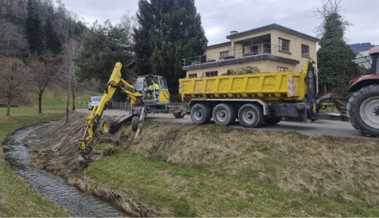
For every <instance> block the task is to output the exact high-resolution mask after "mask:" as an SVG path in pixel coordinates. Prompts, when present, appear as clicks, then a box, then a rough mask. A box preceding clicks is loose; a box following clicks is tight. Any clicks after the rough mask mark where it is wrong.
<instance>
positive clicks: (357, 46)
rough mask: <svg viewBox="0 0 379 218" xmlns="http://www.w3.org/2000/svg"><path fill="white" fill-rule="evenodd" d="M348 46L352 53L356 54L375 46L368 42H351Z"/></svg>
mask: <svg viewBox="0 0 379 218" xmlns="http://www.w3.org/2000/svg"><path fill="white" fill-rule="evenodd" d="M349 46H350V48H351V50H353V52H354V54H358V53H360V52H364V51H368V50H370V49H371V48H373V47H375V46H374V45H372V44H371V43H369V42H365V43H356V44H351V45H349Z"/></svg>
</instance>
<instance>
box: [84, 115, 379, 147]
mask: <svg viewBox="0 0 379 218" xmlns="http://www.w3.org/2000/svg"><path fill="white" fill-rule="evenodd" d="M80 112H82V113H88V110H80ZM127 114H128V112H126V111H119V110H107V111H106V112H105V115H108V116H122V115H127ZM148 117H149V118H153V119H159V120H161V121H164V122H173V123H182V124H191V119H190V117H189V116H186V117H185V118H183V119H174V117H173V116H172V115H171V114H149V115H148ZM231 128H243V127H241V126H239V125H238V124H236V125H233V126H231ZM260 130H264V131H281V132H298V133H300V134H303V135H307V136H336V137H349V138H352V137H353V138H356V137H362V138H366V137H363V136H361V135H360V133H359V132H358V131H357V130H355V129H354V128H353V127H352V126H351V124H350V123H349V122H341V121H331V120H318V121H316V122H312V123H302V122H284V121H283V122H280V123H279V124H278V125H276V126H271V127H264V128H260ZM372 139H378V140H379V138H372Z"/></svg>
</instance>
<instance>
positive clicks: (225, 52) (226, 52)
mask: <svg viewBox="0 0 379 218" xmlns="http://www.w3.org/2000/svg"><path fill="white" fill-rule="evenodd" d="M228 56H229V51H222V52H220V58H221V59H224V58H227V57H228Z"/></svg>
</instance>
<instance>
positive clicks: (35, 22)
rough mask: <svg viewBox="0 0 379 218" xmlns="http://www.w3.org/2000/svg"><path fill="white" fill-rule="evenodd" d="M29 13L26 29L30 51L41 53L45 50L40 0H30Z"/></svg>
mask: <svg viewBox="0 0 379 218" xmlns="http://www.w3.org/2000/svg"><path fill="white" fill-rule="evenodd" d="M27 13H28V15H27V18H26V28H25V29H26V38H27V40H28V42H29V48H30V52H31V53H33V54H38V55H41V54H42V53H43V50H44V43H43V31H42V22H41V18H40V16H39V1H38V0H28V5H27Z"/></svg>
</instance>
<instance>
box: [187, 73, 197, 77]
mask: <svg viewBox="0 0 379 218" xmlns="http://www.w3.org/2000/svg"><path fill="white" fill-rule="evenodd" d="M188 77H189V78H196V77H197V73H191V74H189V75H188Z"/></svg>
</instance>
